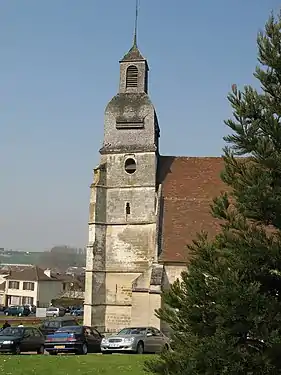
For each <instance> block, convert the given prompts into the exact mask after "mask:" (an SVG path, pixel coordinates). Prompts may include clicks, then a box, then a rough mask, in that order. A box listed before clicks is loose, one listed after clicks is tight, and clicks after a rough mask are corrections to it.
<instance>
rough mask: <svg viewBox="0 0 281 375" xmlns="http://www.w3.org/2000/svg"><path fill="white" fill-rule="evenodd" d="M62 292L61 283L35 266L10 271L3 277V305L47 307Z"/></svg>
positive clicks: (47, 271) (48, 271)
mask: <svg viewBox="0 0 281 375" xmlns="http://www.w3.org/2000/svg"><path fill="white" fill-rule="evenodd" d="M62 290H63V282H62V281H61V280H60V279H58V278H56V277H54V276H52V275H51V272H50V270H45V271H44V270H43V269H41V268H39V267H37V266H28V267H23V268H18V269H16V270H14V269H12V270H10V271H9V274H8V276H6V277H5V291H4V305H6V306H9V305H25V304H26V305H36V306H37V307H48V306H49V305H50V302H51V300H52V299H53V298H56V297H57V296H58V295H60V293H61V292H62Z"/></svg>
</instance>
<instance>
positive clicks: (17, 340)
mask: <svg viewBox="0 0 281 375" xmlns="http://www.w3.org/2000/svg"><path fill="white" fill-rule="evenodd" d="M44 343H45V338H44V336H43V335H42V333H41V332H40V331H39V329H37V328H34V327H21V328H20V327H7V328H5V329H3V330H2V331H0V353H1V352H2V353H12V354H20V353H21V352H34V351H35V352H37V354H44Z"/></svg>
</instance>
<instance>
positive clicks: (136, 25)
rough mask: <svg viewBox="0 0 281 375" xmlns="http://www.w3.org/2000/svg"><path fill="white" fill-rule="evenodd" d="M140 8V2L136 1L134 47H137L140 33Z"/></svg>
mask: <svg viewBox="0 0 281 375" xmlns="http://www.w3.org/2000/svg"><path fill="white" fill-rule="evenodd" d="M139 6H140V1H139V0H136V16H135V31H134V42H133V46H135V47H137V46H138V44H137V33H138V18H139Z"/></svg>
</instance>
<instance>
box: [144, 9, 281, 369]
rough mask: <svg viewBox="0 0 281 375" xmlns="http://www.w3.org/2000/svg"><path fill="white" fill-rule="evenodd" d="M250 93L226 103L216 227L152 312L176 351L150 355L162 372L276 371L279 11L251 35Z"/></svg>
mask: <svg viewBox="0 0 281 375" xmlns="http://www.w3.org/2000/svg"><path fill="white" fill-rule="evenodd" d="M257 44H258V61H259V65H258V67H257V68H256V70H255V73H254V76H255V77H256V78H257V79H258V81H259V83H260V86H261V87H260V89H259V90H256V89H254V88H253V87H251V86H246V87H244V89H243V90H242V91H240V90H239V89H238V88H237V86H236V85H233V86H232V92H231V93H230V94H229V96H228V100H229V102H230V104H231V106H232V109H233V118H232V119H230V120H228V121H226V122H225V123H226V125H227V126H228V127H229V128H230V129H231V135H229V136H227V137H226V138H225V141H226V142H227V144H228V146H227V147H226V148H225V150H224V162H225V169H224V172H223V174H222V179H223V181H224V182H225V184H226V185H228V187H229V191H230V193H228V194H223V195H222V196H220V197H218V198H216V199H215V200H214V203H213V205H212V213H213V216H214V217H216V218H218V219H221V220H222V221H221V222H222V224H221V233H220V234H219V235H217V236H216V238H215V239H214V240H212V241H210V240H209V239H208V236H207V234H201V235H200V236H198V239H197V240H196V241H195V242H194V243H193V245H192V247H190V251H192V253H193V259H192V261H191V263H190V265H189V266H188V269H187V271H186V272H184V273H183V274H182V278H181V280H180V281H179V280H178V281H176V282H175V283H174V284H173V285H172V286H171V288H170V290H169V291H168V292H166V293H165V294H164V300H165V302H166V307H165V308H163V309H160V310H159V311H158V312H157V314H158V316H159V317H160V318H161V319H163V320H164V321H166V322H168V323H169V324H170V326H171V328H172V329H173V331H174V348H175V350H174V352H168V353H165V354H163V355H162V356H161V357H160V359H159V360H157V361H152V362H151V361H150V362H149V363H148V368H149V369H150V370H151V371H152V372H154V373H155V374H166V375H168V374H169V375H201V374H202V375H203V374H204V375H220V374H228V375H240V374H241V375H242V374H243V375H252V374H255V375H259V374H260V375H261V374H262V375H265V374H270V375H274V374H281V13H280V15H278V16H277V17H274V15H272V16H271V17H270V18H269V20H268V21H267V23H266V25H265V30H264V31H263V32H261V33H259V34H258V38H257Z"/></svg>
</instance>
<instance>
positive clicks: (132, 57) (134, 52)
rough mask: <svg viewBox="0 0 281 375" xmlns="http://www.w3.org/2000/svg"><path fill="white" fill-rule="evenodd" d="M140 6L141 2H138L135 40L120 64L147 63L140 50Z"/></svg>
mask: <svg viewBox="0 0 281 375" xmlns="http://www.w3.org/2000/svg"><path fill="white" fill-rule="evenodd" d="M139 6H140V0H136V13H135V27H134V38H133V45H132V47H131V49H130V50H129V51H128V52H127V53H126V54H125V56H124V57H123V59H122V60H121V61H120V62H122V61H123V62H125V61H145V58H144V57H143V56H142V54H141V53H140V50H139V49H138V41H137V36H138V20H139Z"/></svg>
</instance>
